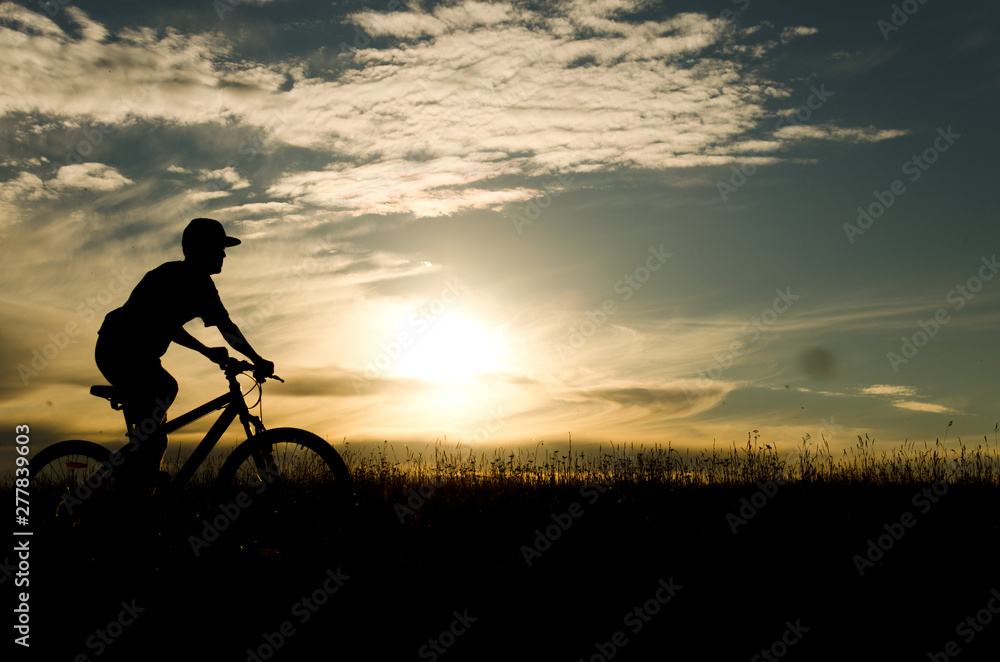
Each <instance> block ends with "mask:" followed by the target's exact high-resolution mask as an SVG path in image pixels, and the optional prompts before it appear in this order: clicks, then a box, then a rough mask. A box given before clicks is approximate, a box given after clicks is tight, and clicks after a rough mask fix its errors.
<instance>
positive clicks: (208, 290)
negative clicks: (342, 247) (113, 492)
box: [94, 218, 274, 490]
mask: <svg viewBox="0 0 1000 662" xmlns="http://www.w3.org/2000/svg"><path fill="white" fill-rule="evenodd" d="M239 244H240V240H239V239H236V238H235V237H229V236H226V232H225V230H224V229H223V227H222V224H221V223H219V222H218V221H216V220H214V219H210V218H196V219H194V220H192V221H191V222H190V223H189V224H188V226H187V227H186V228H185V229H184V234H183V236H182V238H181V248H182V251H183V253H184V260H183V261H180V262H166V263H164V264H161V265H160V266H159V267H157V268H155V269H153V270H152V271H150V272H148V273H147V274H146V275H145V276H143V278H142V280H141V281H139V284H138V285H136V286H135V289H133V290H132V294H131V295H130V296H129V298H128V301H126V302H125V304H124V305H123V306H122V307H121V308H117V309H115V310H112V311H111V312H109V313H108V314H107V315H106V316H105V318H104V323H103V324H102V325H101V328H100V330H99V331H98V339H97V348H96V350H95V353H94V354H95V359H96V361H97V367H98V368H99V369H100V371H101V373H102V374H103V375H104V376H105V378H107V380H108V381H109V382H111V384H112V385H113V386H114V387H116V389H117V390H118V392H119V393H120V395H121V397H122V400H123V403H124V407H123V410H124V414H125V420H126V422H127V423H128V425H129V428H130V429H131V430H132V433H133V439H132V442H131V443H132V444H133V445H132V447H131V449H130V450H131V452H130V453H126V454H125V457H126V463H125V465H124V466H125V467H127V471H125V472H123V474H122V476H121V478H124V479H125V480H124V481H122V484H124V485H127V486H128V487H129V488H130V489H131V490H139V489H147V488H148V487H150V486H153V485H155V483H156V480H157V477H158V473H159V467H160V461H161V460H162V459H163V454H164V452H165V451H166V448H167V435H166V434H165V433H164V432H162V431H161V427H160V426H161V425H162V424H163V422H164V421H165V420H166V414H167V409H168V408H169V407H170V405H171V404H172V403H173V401H174V398H175V397H176V396H177V381H176V380H175V379H174V378H173V377H172V376H171V375H170V373H169V372H167V371H166V370H165V369H164V368H163V365H162V364H161V363H160V358H161V357H162V356H163V354H164V353H165V352H166V351H167V347H169V345H170V343H171V342H175V343H177V344H178V345H181V346H183V347H187V348H189V349H193V350H195V351H197V352H199V353H201V354H203V355H204V356H205V357H206V358H208V359H209V360H211V361H214V362H215V363H218V364H220V365H222V364H223V363H225V361H226V360H227V359H228V358H229V352H228V351H227V350H226V348H225V347H207V346H205V345H204V344H202V343H201V342H200V341H198V340H197V339H196V338H194V337H193V336H192V335H191V334H189V333H188V332H187V331H185V330H184V328H183V327H184V324H186V323H187V322H189V321H191V320H192V319H194V318H195V317H199V318H201V320H202V321H203V322H204V323H205V326H206V327H209V326H215V327H217V328H218V329H219V331H220V332H221V333H222V336H223V338H224V339H225V340H226V342H228V343H229V345H230V346H231V347H232V348H233V349H235V350H237V351H238V352H240V353H241V354H243V355H245V356H246V357H247V358H248V359H250V360H251V361H252V362H253V364H254V367H255V372H257V374H259V375H264V376H268V375H271V374H272V373H273V372H274V364H273V363H272V362H270V361H267V360H265V359H263V358H262V357H261V356H260V355H259V354H258V353H257V352H255V351H254V349H253V348H252V347H251V346H250V343H249V342H247V340H246V338H245V337H244V336H243V333H242V332H241V331H240V330H239V328H238V327H237V326H236V324H234V323H233V321H232V320H231V319H230V318H229V313H228V312H227V311H226V308H225V307H224V306H223V305H222V300H221V299H220V298H219V292H218V290H216V289H215V283H213V282H212V275H213V274H217V273H219V272H221V271H222V262H223V260H224V259H225V257H226V248H229V247H231V246H238V245H239Z"/></svg>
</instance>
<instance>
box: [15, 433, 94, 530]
mask: <svg viewBox="0 0 1000 662" xmlns="http://www.w3.org/2000/svg"><path fill="white" fill-rule="evenodd" d="M113 469H114V466H113V464H112V462H111V451H109V450H108V449H107V448H105V447H104V446H100V445H98V444H95V443H94V442H92V441H84V440H82V439H71V440H68V441H60V442H58V443H56V444H53V445H51V446H48V447H47V448H43V449H42V450H41V451H39V452H38V453H37V454H35V456H34V457H33V458H31V461H30V462H29V463H28V473H29V475H30V478H31V501H32V506H35V508H34V509H33V510H34V517H33V521H34V522H35V524H36V525H41V526H66V527H70V526H73V525H74V524H75V523H76V522H77V521H78V520H79V517H80V513H81V512H84V511H85V510H86V509H87V506H88V505H89V504H92V503H93V502H94V501H95V495H98V494H102V493H104V492H105V491H106V490H107V489H108V488H109V486H110V484H111V482H112V478H111V476H112V471H113Z"/></svg>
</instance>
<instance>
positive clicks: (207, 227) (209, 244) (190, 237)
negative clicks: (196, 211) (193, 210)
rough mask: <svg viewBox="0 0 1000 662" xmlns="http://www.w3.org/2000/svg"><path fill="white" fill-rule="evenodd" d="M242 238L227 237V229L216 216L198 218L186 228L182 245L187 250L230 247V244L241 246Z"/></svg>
mask: <svg viewBox="0 0 1000 662" xmlns="http://www.w3.org/2000/svg"><path fill="white" fill-rule="evenodd" d="M239 245H240V240H239V239H237V238H236V237H227V236H226V231H225V229H223V227H222V223H219V222H218V221H217V220H215V219H214V218H196V219H194V220H193V221H191V222H190V223H188V225H187V227H186V228H184V234H183V236H182V237H181V246H182V247H183V248H184V250H185V251H187V250H191V249H194V250H198V249H199V248H201V249H205V248H208V249H212V248H228V247H229V246H239Z"/></svg>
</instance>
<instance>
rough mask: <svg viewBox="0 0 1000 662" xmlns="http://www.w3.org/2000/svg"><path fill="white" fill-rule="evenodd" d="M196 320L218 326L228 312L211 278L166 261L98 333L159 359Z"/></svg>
mask: <svg viewBox="0 0 1000 662" xmlns="http://www.w3.org/2000/svg"><path fill="white" fill-rule="evenodd" d="M195 317H200V318H201V320H202V321H203V322H204V323H205V326H206V327H207V326H218V325H219V324H222V323H223V322H225V321H226V320H227V319H229V313H228V312H227V311H226V309H225V307H224V306H223V305H222V300H221V299H220V298H219V291H218V290H217V289H215V283H213V282H212V277H211V276H210V275H208V274H205V273H199V272H197V271H195V270H194V269H192V268H191V266H190V265H188V264H186V263H184V262H167V263H165V264H161V265H160V266H158V267H157V268H155V269H153V270H152V271H150V272H148V273H147V274H146V275H145V276H143V277H142V280H141V281H139V284H138V285H136V286H135V289H134V290H132V294H131V295H130V296H129V298H128V301H126V302H125V305H123V306H122V307H121V308H117V309H115V310H112V311H111V312H109V313H108V314H107V316H106V317H105V318H104V324H102V325H101V329H100V331H98V333H99V334H105V333H110V334H113V335H114V336H115V338H116V339H121V341H122V342H123V343H124V344H126V345H128V350H129V351H130V352H138V353H139V354H140V355H143V356H155V357H157V358H159V357H161V356H163V355H164V353H166V351H167V347H168V346H169V345H170V339H171V338H172V337H173V335H174V334H175V333H177V331H178V330H180V329H181V328H182V327H183V326H184V325H185V324H186V323H188V322H190V321H191V320H193V319H194V318H195ZM124 349H125V347H123V350H124Z"/></svg>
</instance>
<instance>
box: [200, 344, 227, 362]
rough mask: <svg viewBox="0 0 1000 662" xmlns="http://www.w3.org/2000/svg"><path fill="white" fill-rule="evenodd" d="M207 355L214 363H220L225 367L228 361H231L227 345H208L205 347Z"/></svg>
mask: <svg viewBox="0 0 1000 662" xmlns="http://www.w3.org/2000/svg"><path fill="white" fill-rule="evenodd" d="M205 357H206V358H207V359H208V360H209V361H211V362H212V363H218V364H219V365H220V366H222V367H225V366H226V362H227V361H229V352H228V351H226V348H225V347H208V348H206V349H205Z"/></svg>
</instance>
